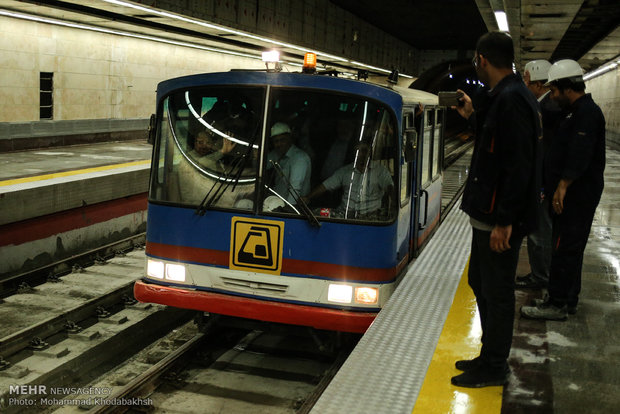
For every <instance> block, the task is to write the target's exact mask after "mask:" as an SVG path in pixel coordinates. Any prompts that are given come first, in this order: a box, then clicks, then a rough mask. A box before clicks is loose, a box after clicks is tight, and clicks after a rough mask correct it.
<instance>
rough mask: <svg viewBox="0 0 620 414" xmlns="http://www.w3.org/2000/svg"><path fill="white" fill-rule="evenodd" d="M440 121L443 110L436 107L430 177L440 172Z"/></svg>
mask: <svg viewBox="0 0 620 414" xmlns="http://www.w3.org/2000/svg"><path fill="white" fill-rule="evenodd" d="M442 121H443V111H442V110H441V109H437V110H436V112H435V126H434V133H433V162H432V166H431V168H432V172H431V177H432V178H433V179H434V178H435V177H436V176H437V174H439V173H441V164H442V163H441V137H442V130H441V128H442Z"/></svg>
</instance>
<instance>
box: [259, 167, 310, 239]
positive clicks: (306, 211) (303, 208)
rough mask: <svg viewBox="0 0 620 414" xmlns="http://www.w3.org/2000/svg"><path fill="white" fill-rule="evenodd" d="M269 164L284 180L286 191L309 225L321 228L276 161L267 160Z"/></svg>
mask: <svg viewBox="0 0 620 414" xmlns="http://www.w3.org/2000/svg"><path fill="white" fill-rule="evenodd" d="M269 162H270V163H271V164H273V168H274V169H275V170H276V172H277V173H278V174H279V175H280V177H282V178H283V179H284V182H285V183H286V186H287V187H288V191H289V192H290V193H291V194H292V195H293V198H294V199H295V201H296V202H297V205H299V206H300V210H301V211H302V212H303V213H304V215H305V216H306V218H307V219H308V222H309V223H310V225H312V226H314V227H321V223H320V222H319V221H318V220H317V219H316V217H314V214H312V211H311V210H310V207H308V204H306V202H305V201H304V199H303V198H301V196H300V195H299V192H298V191H297V190H296V189H295V188H294V187H293V185H292V184H291V182H290V180H289V179H288V177H287V176H286V174H284V171H282V167H280V164H278V162H277V161H273V160H269ZM280 198H282V199H284V198H283V197H280ZM285 201H286V200H285ZM287 203H288V201H287Z"/></svg>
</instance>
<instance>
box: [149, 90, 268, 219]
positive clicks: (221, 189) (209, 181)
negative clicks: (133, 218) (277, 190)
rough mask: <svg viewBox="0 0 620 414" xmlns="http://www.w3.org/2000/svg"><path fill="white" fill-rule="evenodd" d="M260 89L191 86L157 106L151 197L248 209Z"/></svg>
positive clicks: (255, 160) (253, 176)
mask: <svg viewBox="0 0 620 414" xmlns="http://www.w3.org/2000/svg"><path fill="white" fill-rule="evenodd" d="M263 101H264V89H263V88H256V87H254V88H250V87H235V88H231V87H229V88H226V87H213V88H195V89H189V90H181V91H178V92H175V93H173V94H171V95H170V96H168V97H167V98H165V100H164V102H163V106H162V108H160V111H161V114H162V115H161V116H160V117H159V118H160V120H161V122H160V125H159V126H158V146H157V148H156V151H157V154H158V156H157V157H155V158H154V162H155V163H157V165H154V168H153V171H154V172H156V176H155V177H152V182H151V198H153V199H155V200H158V201H165V202H173V203H179V204H186V205H189V206H203V207H207V208H208V207H211V206H213V207H220V208H231V209H241V210H250V209H252V208H253V202H252V195H253V194H254V192H255V184H256V180H257V178H256V175H257V174H256V171H257V165H258V158H257V156H258V148H259V145H258V143H259V141H260V130H261V128H260V126H261V119H262V115H261V114H262V112H263V108H262V107H263V106H264V105H263Z"/></svg>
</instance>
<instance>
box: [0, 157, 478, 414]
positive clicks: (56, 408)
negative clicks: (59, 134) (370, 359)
mask: <svg viewBox="0 0 620 414" xmlns="http://www.w3.org/2000/svg"><path fill="white" fill-rule="evenodd" d="M463 154H465V155H466V154H467V151H465V152H463ZM467 165H468V160H467V157H463V156H461V158H460V159H458V160H457V161H455V162H453V166H454V169H453V170H452V171H450V172H446V174H445V176H444V186H445V187H446V191H444V198H445V202H446V203H447V204H448V205H449V207H451V206H452V205H453V204H454V201H455V199H456V198H457V197H458V196H459V195H460V191H461V189H462V185H463V183H464V177H466V169H467ZM444 207H445V206H444ZM449 207H448V208H449ZM143 240H144V235H137V236H135V237H132V238H129V239H125V240H123V241H121V242H119V243H115V244H114V245H107V246H103V247H102V248H100V249H96V250H93V251H89V252H86V253H84V254H83V255H79V256H74V257H72V258H70V259H68V261H63V262H59V263H54V264H51V265H49V266H45V267H43V268H40V269H36V270H35V271H32V272H28V273H24V274H21V275H17V276H14V277H11V278H10V279H9V280H3V281H1V283H2V285H1V287H2V297H3V299H1V300H2V303H1V305H0V332H2V334H1V337H0V410H2V411H6V412H9V413H20V412H26V411H27V412H42V413H50V412H55V413H77V412H80V413H83V412H84V410H85V409H86V410H89V412H94V413H95V412H96V413H104V412H105V413H108V412H135V413H137V412H145V411H149V412H167V411H170V412H204V413H209V412H214V413H215V412H227V413H245V412H248V411H251V412H254V413H263V412H264V413H270V414H271V413H306V412H309V410H310V409H311V408H312V406H313V404H314V402H315V401H316V400H317V399H318V397H319V396H320V394H321V392H322V390H323V389H324V387H325V386H326V385H327V384H328V383H329V381H330V380H331V377H332V376H333V375H335V373H336V372H337V371H338V369H339V367H340V365H341V364H342V363H343V362H344V360H345V359H346V357H347V356H348V353H349V352H350V351H351V350H352V348H353V346H354V344H355V343H356V341H357V339H359V338H357V337H355V336H346V337H345V338H346V341H343V342H342V343H340V344H339V345H340V346H337V344H338V342H337V341H336V340H337V339H339V338H337V337H336V336H332V335H329V336H328V335H327V334H326V333H324V332H315V331H311V330H307V329H291V328H286V329H282V327H279V326H275V325H259V326H258V327H257V326H255V325H252V326H245V325H244V324H241V325H239V324H238V323H237V322H238V321H234V320H229V319H224V318H217V317H208V318H206V319H205V316H204V315H201V314H199V313H197V312H192V311H182V310H176V309H170V308H166V307H164V306H160V305H151V304H141V303H136V302H135V300H133V295H132V288H133V283H134V281H135V280H136V279H138V278H140V277H142V274H143V271H144V263H145V255H144V251H143V249H142V247H141V246H142V243H143ZM193 318H194V319H196V320H197V321H198V323H195V322H192V319H193ZM321 335H323V337H319V336H321ZM340 339H341V338H340Z"/></svg>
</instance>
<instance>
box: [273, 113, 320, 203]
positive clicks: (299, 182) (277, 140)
mask: <svg viewBox="0 0 620 414" xmlns="http://www.w3.org/2000/svg"><path fill="white" fill-rule="evenodd" d="M270 136H271V145H272V150H271V151H270V152H269V154H268V155H267V160H268V161H267V168H268V169H271V168H274V167H276V169H278V168H277V167H279V170H281V172H282V174H280V173H279V172H278V171H276V172H275V179H274V184H273V187H272V189H273V190H274V191H275V192H276V193H278V195H280V196H281V197H282V198H284V199H285V200H286V201H288V202H289V203H291V204H297V201H296V200H297V196H305V195H307V194H308V193H309V192H310V174H311V173H312V165H311V161H310V157H309V156H308V154H306V153H305V152H304V151H303V150H301V149H299V148H298V147H297V146H295V145H294V144H293V135H292V134H291V128H290V127H289V126H288V125H287V124H285V123H284V122H276V123H275V124H273V126H272V127H271V134H270Z"/></svg>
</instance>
